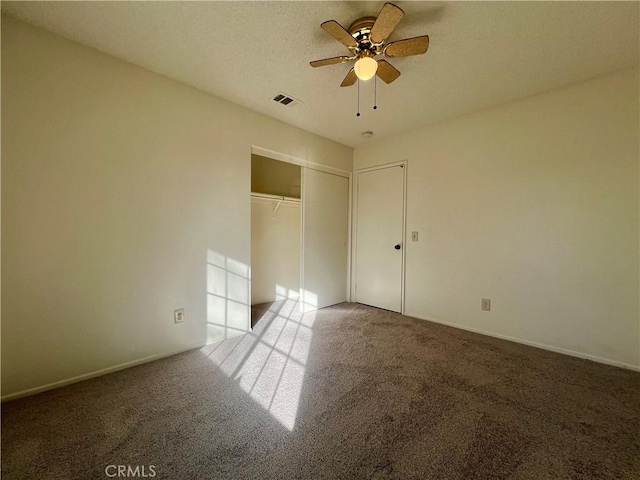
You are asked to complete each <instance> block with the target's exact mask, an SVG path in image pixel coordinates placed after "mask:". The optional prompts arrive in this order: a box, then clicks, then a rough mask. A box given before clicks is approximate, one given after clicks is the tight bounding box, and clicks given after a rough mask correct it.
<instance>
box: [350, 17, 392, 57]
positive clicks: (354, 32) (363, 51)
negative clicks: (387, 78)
mask: <svg viewBox="0 0 640 480" xmlns="http://www.w3.org/2000/svg"><path fill="white" fill-rule="evenodd" d="M375 22H376V17H362V18H359V19H358V20H356V21H355V22H353V23H352V24H351V26H350V27H349V33H350V34H351V36H352V37H353V38H355V39H356V41H357V42H358V45H357V46H356V47H352V48H350V50H351V51H353V53H354V54H355V55H358V56H370V57H375V56H376V55H379V54H380V53H382V46H383V43H384V42H382V43H379V44H377V45H376V44H374V43H372V42H371V28H372V27H373V24H374V23H375Z"/></svg>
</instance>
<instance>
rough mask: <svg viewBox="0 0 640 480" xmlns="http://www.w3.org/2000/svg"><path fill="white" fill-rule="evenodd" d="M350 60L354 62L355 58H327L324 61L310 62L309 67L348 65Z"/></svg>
mask: <svg viewBox="0 0 640 480" xmlns="http://www.w3.org/2000/svg"><path fill="white" fill-rule="evenodd" d="M349 60H353V57H347V56H341V57H331V58H325V59H323V60H314V61H313V62H309V65H311V66H312V67H324V66H325V65H335V64H337V63H346V62H348V61H349Z"/></svg>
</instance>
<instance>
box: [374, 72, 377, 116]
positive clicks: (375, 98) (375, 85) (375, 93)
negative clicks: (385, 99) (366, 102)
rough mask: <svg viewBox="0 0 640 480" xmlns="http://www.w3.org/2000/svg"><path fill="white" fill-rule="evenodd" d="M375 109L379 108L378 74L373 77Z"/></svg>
mask: <svg viewBox="0 0 640 480" xmlns="http://www.w3.org/2000/svg"><path fill="white" fill-rule="evenodd" d="M373 109H374V110H377V109H378V76H377V75H376V76H374V77H373Z"/></svg>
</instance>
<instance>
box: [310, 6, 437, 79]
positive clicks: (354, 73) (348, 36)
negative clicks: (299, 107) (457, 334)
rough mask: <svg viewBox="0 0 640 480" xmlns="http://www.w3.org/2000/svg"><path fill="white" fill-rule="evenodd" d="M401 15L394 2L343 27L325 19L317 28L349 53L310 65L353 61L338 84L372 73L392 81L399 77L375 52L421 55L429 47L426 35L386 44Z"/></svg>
mask: <svg viewBox="0 0 640 480" xmlns="http://www.w3.org/2000/svg"><path fill="white" fill-rule="evenodd" d="M402 17H404V12H403V11H402V9H401V8H399V7H397V6H396V5H394V4H393V3H385V4H384V6H383V7H382V10H380V13H379V14H378V17H377V18H376V17H363V18H359V19H358V20H356V21H355V22H353V23H352V24H351V26H350V27H349V30H345V29H344V28H343V27H342V26H341V25H340V24H339V23H338V22H336V21H335V20H329V21H327V22H324V23H323V24H322V25H320V27H321V28H322V29H323V30H324V31H325V32H327V33H328V34H329V35H331V36H332V37H333V38H335V39H336V40H338V41H339V42H340V43H342V44H343V45H344V46H345V47H347V48H348V49H349V51H350V52H351V55H349V56H347V55H343V56H339V57H332V58H325V59H323V60H315V61H313V62H309V64H310V65H311V66H312V67H323V66H325V65H335V64H338V63H346V62H350V61H351V60H356V63H355V65H354V66H353V68H352V69H351V70H349V73H347V76H346V77H345V78H344V80H343V81H342V83H341V84H340V86H341V87H350V86H351V85H353V84H354V83H356V80H358V79H360V80H369V79H370V78H373V77H374V76H375V75H377V76H378V77H380V79H381V80H382V81H384V82H385V83H391V82H393V81H394V80H396V79H397V78H398V77H399V76H400V72H399V71H398V69H397V68H395V67H394V66H393V65H391V64H390V63H389V62H387V61H386V60H384V59H380V60H376V58H375V57H377V56H378V55H384V56H385V57H388V58H394V57H409V56H411V55H422V54H424V53H426V52H427V49H428V48H429V36H428V35H422V36H420V37H413V38H407V39H405V40H398V41H395V42H390V43H386V42H387V39H388V38H389V35H391V33H392V32H393V30H394V29H395V28H396V26H397V25H398V23H400V20H402Z"/></svg>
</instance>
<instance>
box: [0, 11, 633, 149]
mask: <svg viewBox="0 0 640 480" xmlns="http://www.w3.org/2000/svg"><path fill="white" fill-rule="evenodd" d="M383 3H384V2H324V1H316V2H260V1H257V2H2V11H3V13H6V14H9V15H11V16H13V17H16V18H18V19H21V20H23V21H26V22H28V23H32V24H34V25H37V26H40V27H43V28H45V29H47V30H50V31H52V32H54V33H56V34H58V35H61V36H63V37H66V38H69V39H72V40H75V41H77V42H79V43H82V44H84V45H88V46H90V47H94V48H96V49H98V50H102V51H104V52H107V53H109V54H112V55H114V56H116V57H119V58H122V59H125V60H128V61H130V62H132V63H135V64H137V65H140V66H142V67H145V68H147V69H149V70H152V71H155V72H158V73H161V74H164V75H166V76H168V77H171V78H174V79H176V80H179V81H181V82H184V83H187V84H189V85H193V86H195V87H197V88H200V89H202V90H205V91H207V92H211V93H213V94H215V95H217V96H220V97H222V98H225V99H228V100H230V101H232V102H235V103H238V104H240V105H244V106H246V107H248V108H251V109H253V110H256V111H258V112H262V113H264V114H266V115H269V116H271V117H274V118H277V119H280V120H283V121H284V122H287V123H290V124H292V125H296V126H298V127H301V128H303V129H305V130H309V131H311V132H314V133H316V134H318V135H322V136H324V137H327V138H330V139H333V140H336V141H338V142H341V143H343V144H346V145H350V146H357V145H359V144H362V143H364V142H366V141H367V140H366V139H364V138H363V137H362V136H361V132H363V131H365V130H372V131H373V132H374V134H375V138H380V137H383V136H387V135H392V134H397V133H400V132H404V131H407V130H412V129H415V128H418V127H420V126H423V125H427V124H429V123H433V122H438V121H441V120H444V119H447V118H452V117H455V116H459V115H463V114H466V113H469V112H472V111H475V110H479V109H483V108H487V107H490V106H492V105H498V104H502V103H506V102H509V101H512V100H515V99H518V98H524V97H527V96H530V95H534V94H536V93H540V92H544V91H547V90H550V89H552V88H555V87H559V86H563V85H568V84H572V83H576V82H580V81H583V80H587V79H589V78H592V77H595V76H598V75H602V74H605V73H608V72H612V71H615V70H620V69H624V68H630V67H633V66H635V65H638V59H639V56H640V51H639V24H640V22H639V16H640V13H639V5H640V4H639V3H638V2H396V3H397V5H398V6H400V7H402V8H403V9H404V10H405V12H406V16H405V18H404V19H403V20H402V22H401V23H400V25H399V26H398V28H397V29H396V31H395V32H394V33H393V34H392V36H391V38H390V40H397V39H401V38H405V37H412V36H416V35H421V34H428V35H429V36H430V40H431V42H430V47H429V51H428V52H427V54H426V55H423V56H416V57H409V58H400V59H392V60H391V63H392V64H393V65H395V66H396V67H397V68H398V69H399V70H400V71H401V72H402V75H401V76H400V78H399V79H398V80H397V81H396V82H394V83H392V84H391V85H385V84H383V83H382V82H378V84H377V91H378V92H377V93H378V110H376V111H374V110H373V109H372V105H373V83H372V82H371V81H369V82H366V83H362V84H361V111H362V116H361V117H359V118H356V116H355V113H356V98H357V97H356V93H357V87H356V86H353V87H349V88H340V87H339V85H340V82H341V81H342V79H343V77H344V76H345V74H346V73H347V71H348V70H349V68H350V67H349V66H348V65H333V66H327V67H322V68H317V69H312V68H311V67H309V64H308V62H309V61H310V60H316V59H321V58H325V57H331V56H337V55H344V54H345V53H348V51H347V50H346V49H345V48H344V47H343V46H341V44H339V43H338V42H337V41H335V40H334V39H333V38H331V37H330V36H329V35H328V34H327V33H325V32H324V31H323V30H321V29H320V24H321V23H322V22H323V21H325V20H329V19H335V20H337V21H338V22H339V23H341V24H342V25H343V26H345V27H348V26H349V25H350V23H351V22H352V21H353V20H355V19H357V18H359V17H361V16H366V15H377V13H378V11H379V10H380V8H381V7H382V5H383ZM280 91H281V92H285V93H287V94H289V95H291V96H293V97H295V98H296V99H299V100H301V101H302V102H303V104H302V105H299V106H297V107H293V108H288V107H284V106H282V105H279V104H277V103H275V102H273V101H271V100H270V97H272V96H273V95H274V94H275V93H277V92H280Z"/></svg>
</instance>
